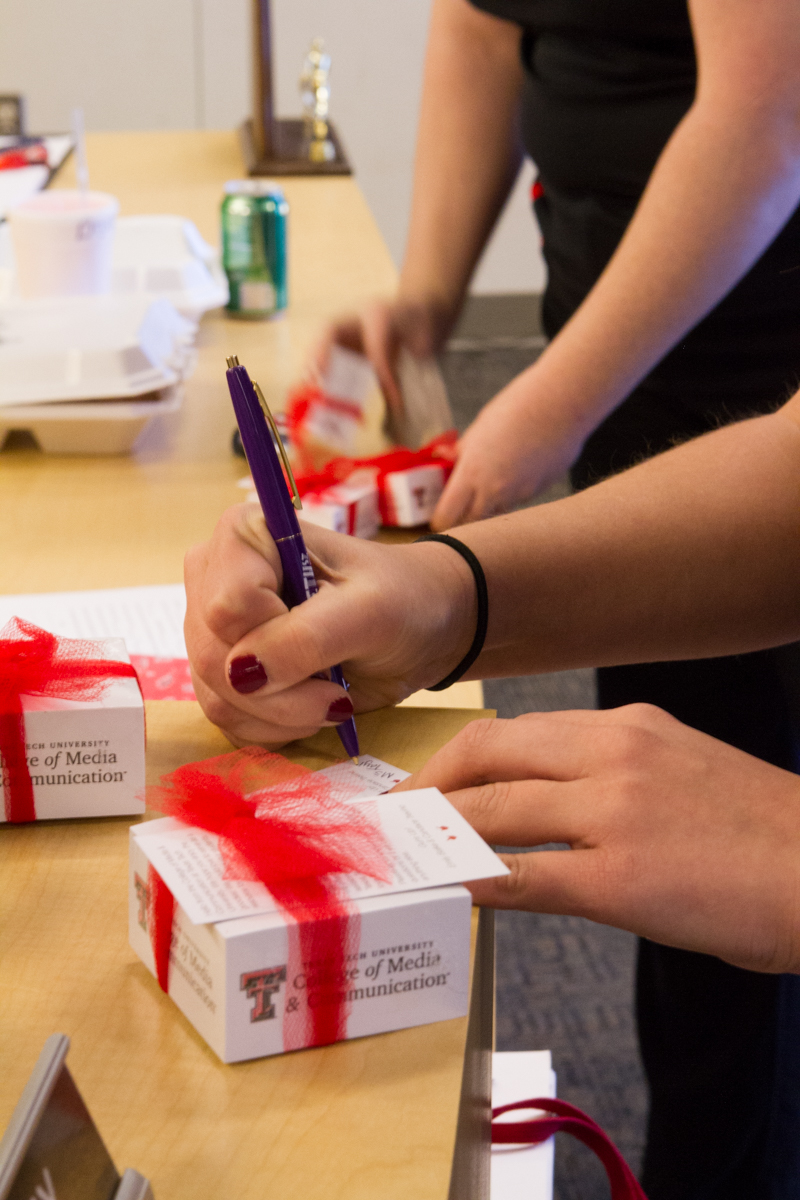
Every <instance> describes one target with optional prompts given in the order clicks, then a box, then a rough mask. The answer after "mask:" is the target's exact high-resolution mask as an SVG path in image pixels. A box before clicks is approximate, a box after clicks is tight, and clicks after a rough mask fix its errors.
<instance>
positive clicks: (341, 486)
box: [302, 469, 380, 538]
mask: <svg viewBox="0 0 800 1200" xmlns="http://www.w3.org/2000/svg"><path fill="white" fill-rule="evenodd" d="M375 475H376V472H375V471H371V470H369V469H367V470H363V471H355V472H354V473H353V474H352V475H351V476H350V477H349V478H348V479H346V480H345V481H344V482H343V483H337V484H334V485H333V486H332V487H329V488H326V489H325V491H323V492H319V493H318V494H312V495H308V496H304V497H303V510H302V515H303V519H304V520H306V521H311V522H312V524H314V525H322V526H323V528H324V529H333V530H334V531H335V532H336V533H349V534H351V535H352V536H353V537H359V538H373V537H375V535H376V533H377V532H378V528H379V526H380V513H379V511H378V484H377V481H376V478H375Z"/></svg>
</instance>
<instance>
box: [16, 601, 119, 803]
mask: <svg viewBox="0 0 800 1200" xmlns="http://www.w3.org/2000/svg"><path fill="white" fill-rule="evenodd" d="M111 678H115V679H119V678H133V679H136V672H135V670H134V669H133V667H132V666H131V664H130V663H123V662H116V661H115V660H114V659H107V658H99V657H98V644H97V642H91V641H83V640H78V639H74V638H62V637H57V636H56V635H55V634H54V633H47V632H46V631H45V630H44V629H39V628H38V626H36V625H31V624H30V622H29V621H23V620H21V619H20V618H19V617H12V619H11V620H10V621H9V622H8V624H7V625H4V626H3V628H2V629H0V757H2V765H3V792H4V797H5V814H6V820H7V821H9V822H11V823H12V824H21V823H22V822H24V821H35V820H36V806H35V804H34V798H33V782H32V780H31V774H30V771H29V770H28V762H27V759H26V756H25V716H24V713H23V709H22V700H21V697H22V696H52V697H54V698H58V699H59V700H84V701H88V700H99V698H100V696H101V695H102V694H103V690H104V688H105V686H106V684H107V683H108V681H109V679H111Z"/></svg>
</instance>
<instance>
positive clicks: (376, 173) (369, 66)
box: [0, 0, 544, 293]
mask: <svg viewBox="0 0 800 1200" xmlns="http://www.w3.org/2000/svg"><path fill="white" fill-rule="evenodd" d="M429 5H430V0H273V23H274V31H273V32H274V41H275V68H276V77H277V79H276V92H277V108H278V112H279V113H280V114H281V115H284V116H289V115H293V114H295V113H297V112H299V99H298V92H297V77H298V75H299V73H300V67H301V64H302V61H303V58H304V57H305V53H306V50H307V48H308V45H309V43H310V41H311V39H312V37H315V36H318V35H319V36H322V37H324V38H325V41H326V45H327V47H328V49H329V51H330V53H331V55H332V58H333V70H332V73H331V86H332V105H331V107H332V114H333V116H334V119H335V120H336V122H337V125H338V128H339V130H340V132H341V134H342V138H343V141H344V142H345V145H346V147H347V150H348V154H349V155H350V158H351V161H352V163H353V165H354V167H355V171H356V175H357V178H358V181H359V183H360V185H361V187H362V189H363V191H364V193H365V195H366V197H367V200H368V202H369V204H370V206H371V208H372V210H373V212H374V214H375V217H376V220H377V221H378V224H379V226H380V228H381V231H382V233H383V236H384V237H385V239H386V242H387V244H388V246H389V248H390V250H391V252H392V255H393V256H394V258H395V261H396V262H398V263H399V261H400V259H401V257H402V252H403V245H404V242H405V236H406V228H407V222H408V207H409V199H410V193H411V166H412V160H413V147H414V136H415V129H416V122H417V112H418V106H419V91H420V82H421V76H422V60H423V54H424V47H425V38H426V30H427V20H428V11H429ZM249 22H250V0H0V91H12V92H13V91H22V92H24V93H25V94H26V95H27V97H28V107H29V124H30V127H31V129H34V130H56V129H64V128H66V127H67V125H68V123H69V114H70V111H71V109H72V108H73V107H74V106H75V105H77V104H80V105H82V106H83V108H84V110H85V114H86V124H87V128H89V129H185V128H217V129H219V128H229V127H231V126H234V125H236V124H238V123H239V121H240V120H241V119H242V118H243V117H244V116H245V115H247V113H248V112H249V111H250V28H249ZM531 175H532V168H530V166H528V167H527V169H526V171H525V172H523V176H522V177H521V179H520V181H519V182H518V185H517V188H516V190H515V192H514V194H513V195H512V197H511V199H510V201H509V204H508V206H507V208H506V211H505V213H504V214H503V217H502V219H501V222H500V224H499V226H498V228H497V230H496V231H495V235H494V237H493V239H492V242H491V243H490V245H489V247H488V249H487V252H486V254H485V255H484V258H483V261H482V262H481V264H480V266H479V269H478V272H477V275H476V278H475V281H474V284H473V291H477V292H483V293H491V292H527V291H538V290H540V289H541V288H542V286H543V281H544V267H543V264H542V260H541V256H540V254H539V250H538V233H537V232H536V230H535V226H534V224H533V221H532V220H531V217H530V210H529V206H528V200H527V194H528V191H529V187H530V178H531Z"/></svg>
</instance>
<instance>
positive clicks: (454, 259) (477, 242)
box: [400, 0, 522, 316]
mask: <svg viewBox="0 0 800 1200" xmlns="http://www.w3.org/2000/svg"><path fill="white" fill-rule="evenodd" d="M519 39H520V31H519V28H518V27H517V26H516V25H512V24H510V23H509V22H507V21H501V20H499V19H498V18H496V17H491V16H488V15H487V14H485V13H482V12H480V11H478V10H477V9H475V8H473V7H472V6H471V5H470V4H469V3H468V0H435V2H434V5H433V11H432V15H431V27H430V35H429V43H428V53H427V58H426V64H425V80H424V86H423V95H422V107H421V111H420V123H419V134H418V139H417V154H416V162H415V168H414V192H413V201H412V212H411V224H410V229H409V237H408V246H407V250H406V255H405V261H404V264H403V269H402V275H401V284H400V295H401V297H403V298H406V299H409V300H414V301H417V300H423V301H432V302H434V303H436V304H437V305H438V306H440V307H441V308H442V309H443V310H444V311H446V313H447V314H448V315H449V316H454V315H455V313H456V312H457V310H458V307H459V305H460V303H461V300H462V298H463V295H464V292H465V290H466V286H467V283H468V281H469V278H470V275H471V274H472V270H473V268H474V266H475V263H476V262H477V260H478V258H479V256H480V253H481V251H482V249H483V246H484V244H485V241H486V238H487V237H488V235H489V232H490V231H491V229H492V226H493V225H494V222H495V220H496V218H497V215H498V213H499V212H500V209H501V208H502V206H503V203H504V201H505V199H506V197H507V195H508V193H509V190H510V188H511V186H512V184H513V182H514V179H515V177H516V174H517V171H518V169H519V164H520V161H521V148H520V141H519V134H518V108H519V93H520V88H521V85H522V66H521V63H520V60H519Z"/></svg>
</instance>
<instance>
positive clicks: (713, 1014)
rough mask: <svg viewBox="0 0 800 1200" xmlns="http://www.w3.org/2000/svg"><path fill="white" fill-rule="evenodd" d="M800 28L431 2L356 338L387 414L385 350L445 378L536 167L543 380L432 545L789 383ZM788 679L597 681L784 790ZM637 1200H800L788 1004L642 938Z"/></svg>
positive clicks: (773, 395)
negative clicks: (402, 193) (454, 332)
mask: <svg viewBox="0 0 800 1200" xmlns="http://www.w3.org/2000/svg"><path fill="white" fill-rule="evenodd" d="M798 52H800V12H798V11H797V8H796V6H795V5H793V4H792V3H791V0H765V2H764V3H760V4H755V3H753V0H691V2H690V3H689V4H688V6H687V3H686V0H650V2H649V3H642V0H472V3H471V4H470V3H468V2H467V0H434V5H433V10H432V19H431V30H430V40H429V49H428V58H427V64H426V78H425V88H424V95H423V105H422V112H421V119H420V130H419V139H418V150H417V163H416V171H415V189H414V202H413V210H412V219H411V228H410V234H409V242H408V247H407V251H406V258H405V262H404V265H403V270H402V275H401V283H400V287H399V290H398V295H397V297H396V298H395V300H393V301H392V302H390V303H379V304H375V305H373V306H372V307H371V308H370V309H369V310H367V311H365V312H364V313H362V314H358V315H356V316H353V317H348V318H343V319H342V320H341V321H339V322H338V323H337V324H336V325H335V326H333V327H332V328H331V329H330V330H329V331H328V335H327V338H326V340H325V342H324V343H323V344H322V347H321V349H320V357H321V358H324V354H325V352H326V347H327V345H328V344H330V342H331V341H339V342H341V343H342V344H345V345H348V346H350V347H352V348H356V349H361V350H364V351H365V352H366V353H367V354H368V355H369V356H370V358H371V359H372V361H373V364H374V365H375V367H376V370H377V373H378V376H379V379H380V381H381V384H382V386H383V390H384V392H385V394H386V397H387V401H388V402H389V403H391V404H399V403H401V401H400V398H399V392H398V388H397V383H396V379H395V375H394V365H393V364H394V361H395V355H396V351H397V348H398V346H399V345H400V344H401V343H404V344H405V345H407V346H408V348H409V349H410V350H411V351H412V352H414V353H416V354H418V355H429V354H432V353H435V352H436V351H437V350H438V349H439V348H440V347H441V346H442V345H443V344H444V341H445V339H446V336H447V334H448V332H449V330H450V329H451V328H452V325H453V323H454V321H455V319H456V316H457V314H458V311H459V308H460V305H461V303H462V301H463V297H464V295H465V292H466V288H467V285H468V281H469V278H470V275H471V273H472V270H473V269H474V266H475V264H476V262H477V260H478V258H479V256H480V253H481V251H482V249H483V247H484V245H485V243H486V240H487V238H488V235H489V233H490V231H491V229H492V226H493V224H494V221H495V220H496V218H497V216H498V213H499V212H500V210H501V208H502V205H503V203H504V201H505V198H506V196H507V195H508V193H509V190H510V188H511V186H512V184H513V181H514V179H515V177H516V174H517V171H518V169H519V164H520V161H521V157H522V154H523V147H524V150H525V151H527V153H528V154H529V155H530V156H531V158H532V159H533V161H534V162H535V164H536V166H537V169H538V172H539V181H538V185H537V188H536V189H535V190H536V196H537V198H536V200H535V209H536V215H537V218H538V221H539V226H540V228H541V232H542V238H543V249H544V256H545V259H546V262H547V267H548V283H547V290H546V293H545V297H544V307H543V319H544V325H545V330H546V333H547V334H548V336H549V338H550V339H551V341H550V344H549V346H548V348H547V349H546V351H545V352H544V353H543V354H542V356H541V357H540V359H539V360H538V361H537V362H536V363H535V364H534V365H533V366H532V367H531V368H529V369H528V370H527V371H525V372H523V373H522V375H520V376H519V377H518V378H517V379H515V380H514V381H512V383H511V384H510V385H509V386H508V387H507V388H505V389H504V390H503V391H502V392H501V393H500V394H499V395H498V396H497V397H495V399H494V400H493V401H492V402H491V403H490V404H489V405H487V407H486V408H485V409H484V410H483V412H482V413H481V414H480V416H479V417H478V419H477V420H476V421H475V422H474V423H473V425H472V427H471V428H470V429H469V430H468V431H467V433H466V435H465V436H464V437H463V438H462V440H461V443H460V445H459V459H458V463H457V465H456V469H455V471H454V472H453V475H452V477H451V480H450V482H449V484H448V487H447V488H446V490H445V493H444V495H443V497H442V500H441V501H440V504H439V507H438V509H437V511H436V514H435V516H434V520H433V522H432V524H433V525H434V527H435V528H438V529H444V528H447V527H449V526H451V525H453V524H457V523H461V522H464V521H469V520H475V519H477V518H479V517H482V516H487V515H492V514H493V513H495V512H503V511H507V510H509V509H510V508H513V507H514V506H515V505H516V504H517V503H519V502H520V501H523V500H525V499H527V498H529V497H530V496H532V495H534V494H535V493H536V491H538V490H540V489H541V488H542V487H544V486H545V485H546V484H547V483H549V482H550V481H551V480H553V479H554V478H556V477H558V476H559V475H560V474H562V473H563V471H564V470H565V469H567V468H570V469H571V477H572V482H573V485H574V487H576V488H584V487H586V486H588V485H590V484H592V483H594V482H596V481H598V480H601V479H603V478H605V477H606V476H608V475H609V474H612V473H614V472H617V471H620V470H623V469H624V468H626V467H627V466H629V465H630V464H632V463H634V462H636V461H638V460H640V459H643V458H647V457H648V456H651V455H653V454H657V453H659V452H660V451H662V450H664V449H666V448H668V447H669V446H671V445H673V444H674V443H676V442H679V441H681V440H685V439H688V438H693V437H696V436H698V435H699V434H702V433H704V432H706V431H708V430H710V429H713V428H715V427H716V426H717V425H719V424H721V423H725V422H728V421H730V420H734V419H738V418H740V417H742V416H746V415H749V414H752V413H756V412H765V411H770V410H771V409H773V408H774V407H776V406H777V405H779V404H780V403H781V402H782V401H784V400H785V399H786V398H787V397H788V395H789V394H790V392H791V391H792V390H793V388H794V386H796V384H797V382H798V380H800V214H798V212H797V211H796V208H797V204H798V200H800V80H799V79H798V76H797V72H796V62H797V56H798ZM785 666H786V655H785V654H782V653H781V652H779V651H777V652H776V651H765V652H758V653H753V654H747V655H741V656H737V657H733V658H718V659H707V660H700V661H694V662H669V663H656V664H644V665H637V666H624V667H613V668H602V669H601V670H600V671H599V672H598V696H599V704H600V707H601V708H610V707H615V706H617V705H622V704H626V703H629V702H632V701H647V702H650V703H653V704H656V705H659V706H660V707H662V708H664V709H666V710H667V711H668V712H670V713H672V714H673V715H674V716H677V717H678V718H679V719H680V720H682V721H684V722H686V723H688V724H690V725H693V726H694V727H695V728H697V729H699V730H701V731H704V732H706V733H709V734H712V735H714V736H715V737H717V738H720V739H722V740H724V741H727V742H729V743H731V744H732V745H734V746H736V747H739V748H741V749H744V750H746V751H748V752H749V753H751V754H754V755H757V756H759V757H761V758H763V759H766V760H767V761H769V762H771V763H774V764H776V765H778V766H781V767H784V768H787V769H790V770H794V769H796V765H797V758H796V746H797V742H796V736H795V725H794V722H793V719H792V714H791V711H790V704H789V695H788V692H787V689H786V685H785V679H786V670H785ZM637 1016H638V1023H639V1035H640V1044H641V1050H642V1057H643V1061H644V1066H645V1071H646V1074H647V1079H648V1083H649V1087H650V1095H651V1108H650V1118H649V1125H648V1140H647V1148H646V1153H645V1161H644V1170H643V1184H644V1187H645V1189H646V1190H647V1192H648V1194H649V1195H650V1196H651V1198H652V1200H690V1198H691V1200H694V1198H697V1200H712V1198H713V1200H716V1198H717V1197H722V1196H724V1197H726V1200H734V1198H739V1197H741V1198H742V1200H761V1198H764V1200H767V1198H769V1200H779V1198H780V1200H782V1198H784V1197H787V1198H788V1197H789V1196H798V1195H800V981H798V980H797V979H796V978H795V977H794V976H779V977H769V976H757V975H753V974H751V973H749V972H747V971H742V970H739V969H737V968H735V967H730V966H727V965H725V964H723V963H721V962H719V961H718V960H716V959H713V958H707V957H704V956H702V955H697V954H690V953H687V952H683V951H678V950H672V949H667V948H665V947H662V946H658V945H654V944H652V943H650V942H647V941H642V943H641V945H640V952H639V963H638V976H637Z"/></svg>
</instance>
